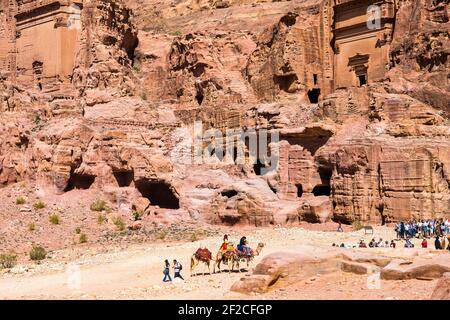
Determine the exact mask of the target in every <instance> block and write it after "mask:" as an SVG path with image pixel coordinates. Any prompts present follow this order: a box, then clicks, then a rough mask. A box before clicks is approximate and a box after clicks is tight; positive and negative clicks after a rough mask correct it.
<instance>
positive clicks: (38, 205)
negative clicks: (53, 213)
mask: <svg viewBox="0 0 450 320" xmlns="http://www.w3.org/2000/svg"><path fill="white" fill-rule="evenodd" d="M33 207H34V208H35V209H36V210H39V209H44V208H45V203H44V202H43V201H42V200H39V201H37V202H36V203H35V204H34V205H33Z"/></svg>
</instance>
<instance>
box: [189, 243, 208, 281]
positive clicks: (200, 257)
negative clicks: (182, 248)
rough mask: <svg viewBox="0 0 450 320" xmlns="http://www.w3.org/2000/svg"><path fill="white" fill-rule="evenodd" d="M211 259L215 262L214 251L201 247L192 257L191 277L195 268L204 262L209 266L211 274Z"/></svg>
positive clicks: (205, 265)
mask: <svg viewBox="0 0 450 320" xmlns="http://www.w3.org/2000/svg"><path fill="white" fill-rule="evenodd" d="M211 261H212V262H213V263H214V259H213V258H212V253H211V251H209V250H208V249H206V248H199V249H198V250H197V251H196V252H195V253H194V254H193V255H192V257H191V277H192V276H193V275H194V270H195V269H196V268H197V267H198V266H199V265H200V264H203V265H204V267H207V268H208V273H209V274H211ZM203 275H205V268H203Z"/></svg>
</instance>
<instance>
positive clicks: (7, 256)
mask: <svg viewBox="0 0 450 320" xmlns="http://www.w3.org/2000/svg"><path fill="white" fill-rule="evenodd" d="M16 262H17V255H16V253H15V252H10V253H3V254H0V269H11V268H12V267H14V266H15V265H16Z"/></svg>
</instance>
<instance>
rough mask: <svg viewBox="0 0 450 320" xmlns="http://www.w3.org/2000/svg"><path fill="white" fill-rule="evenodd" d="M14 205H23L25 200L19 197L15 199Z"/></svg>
mask: <svg viewBox="0 0 450 320" xmlns="http://www.w3.org/2000/svg"><path fill="white" fill-rule="evenodd" d="M16 204H18V205H21V204H25V198H24V197H22V196H20V197H18V198H17V199H16Z"/></svg>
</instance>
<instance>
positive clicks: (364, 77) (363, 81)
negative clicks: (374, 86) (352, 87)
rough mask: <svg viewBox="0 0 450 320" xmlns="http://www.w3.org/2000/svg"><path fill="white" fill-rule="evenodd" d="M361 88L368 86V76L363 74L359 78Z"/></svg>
mask: <svg viewBox="0 0 450 320" xmlns="http://www.w3.org/2000/svg"><path fill="white" fill-rule="evenodd" d="M358 81H359V86H360V87H362V86H364V85H366V84H367V74H361V75H359V76H358Z"/></svg>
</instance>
